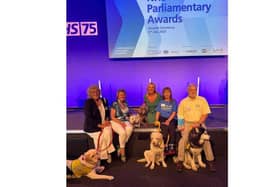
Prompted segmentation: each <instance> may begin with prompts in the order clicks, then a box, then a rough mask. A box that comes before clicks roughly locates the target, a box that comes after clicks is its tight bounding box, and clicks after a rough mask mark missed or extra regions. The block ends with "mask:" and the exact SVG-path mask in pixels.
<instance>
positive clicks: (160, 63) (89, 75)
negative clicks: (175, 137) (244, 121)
mask: <svg viewBox="0 0 280 187" xmlns="http://www.w3.org/2000/svg"><path fill="white" fill-rule="evenodd" d="M72 21H73V22H74V21H97V23H98V35H97V36H71V37H67V107H82V106H83V103H84V100H85V99H86V97H87V96H86V89H87V87H88V86H89V85H92V84H97V83H98V80H101V84H102V93H103V96H105V97H107V98H108V99H109V101H110V103H111V102H112V101H113V100H114V99H115V95H116V91H117V89H119V88H124V89H126V91H127V100H128V103H129V105H131V106H136V105H140V104H141V103H142V102H143V96H144V94H145V91H146V86H147V83H148V80H149V78H151V79H152V81H153V82H155V83H156V85H157V90H158V91H159V92H161V91H162V88H163V87H165V86H170V87H171V89H172V91H173V97H174V98H175V99H176V100H177V101H178V102H179V101H180V100H181V99H182V98H183V97H185V96H186V85H187V83H188V82H196V79H197V77H198V76H199V77H200V79H201V82H200V95H202V96H204V97H206V98H207V100H208V101H209V103H210V104H227V57H226V56H220V57H180V58H152V59H118V60H111V59H109V52H108V39H107V24H106V12H105V1H100V0H67V22H72Z"/></svg>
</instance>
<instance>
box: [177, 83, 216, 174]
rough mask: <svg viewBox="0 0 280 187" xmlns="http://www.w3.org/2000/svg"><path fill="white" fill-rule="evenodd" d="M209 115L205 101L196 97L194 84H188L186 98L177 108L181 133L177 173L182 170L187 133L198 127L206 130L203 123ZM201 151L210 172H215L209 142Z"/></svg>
mask: <svg viewBox="0 0 280 187" xmlns="http://www.w3.org/2000/svg"><path fill="white" fill-rule="evenodd" d="M210 113H211V111H210V108H209V105H208V102H207V100H206V99H205V98H204V97H201V96H198V95H197V87H196V85H195V84H189V85H188V96H187V97H186V98H184V99H183V100H182V101H181V102H180V104H179V106H178V114H177V116H178V130H179V131H180V132H181V139H180V140H179V145H178V160H179V161H178V163H177V171H179V172H181V171H182V170H183V161H184V155H185V148H186V145H187V144H188V136H189V132H190V131H191V129H192V128H196V127H199V126H202V127H204V128H205V129H206V126H205V121H206V119H207V117H208V114H210ZM203 150H204V152H205V156H206V160H207V163H208V165H209V169H210V171H212V172H215V171H216V168H215V165H214V155H213V151H212V147H211V144H210V142H209V141H206V142H205V143H204V144H203Z"/></svg>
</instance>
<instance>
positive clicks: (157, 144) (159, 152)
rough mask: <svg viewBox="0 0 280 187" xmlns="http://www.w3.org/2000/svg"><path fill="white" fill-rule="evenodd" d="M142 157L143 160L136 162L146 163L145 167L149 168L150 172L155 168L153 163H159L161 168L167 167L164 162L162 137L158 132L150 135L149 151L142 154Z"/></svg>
mask: <svg viewBox="0 0 280 187" xmlns="http://www.w3.org/2000/svg"><path fill="white" fill-rule="evenodd" d="M144 157H145V158H144V159H139V160H137V162H147V163H146V165H145V167H149V166H150V169H151V170H152V169H154V168H155V163H156V164H157V165H160V162H161V163H162V166H163V167H165V168H166V167H167V164H166V163H165V161H164V143H163V137H162V134H161V133H160V132H152V133H151V143H150V150H146V151H145V152H144Z"/></svg>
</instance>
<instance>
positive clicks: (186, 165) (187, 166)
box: [183, 162, 192, 169]
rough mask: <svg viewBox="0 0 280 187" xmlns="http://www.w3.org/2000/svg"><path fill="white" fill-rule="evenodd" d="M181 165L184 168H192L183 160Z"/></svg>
mask: <svg viewBox="0 0 280 187" xmlns="http://www.w3.org/2000/svg"><path fill="white" fill-rule="evenodd" d="M183 166H184V167H185V168H186V169H192V167H191V166H190V165H188V164H186V163H185V162H184V163H183Z"/></svg>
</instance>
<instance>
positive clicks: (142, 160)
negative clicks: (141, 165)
mask: <svg viewBox="0 0 280 187" xmlns="http://www.w3.org/2000/svg"><path fill="white" fill-rule="evenodd" d="M137 162H146V159H145V158H141V159H138V160H137Z"/></svg>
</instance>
